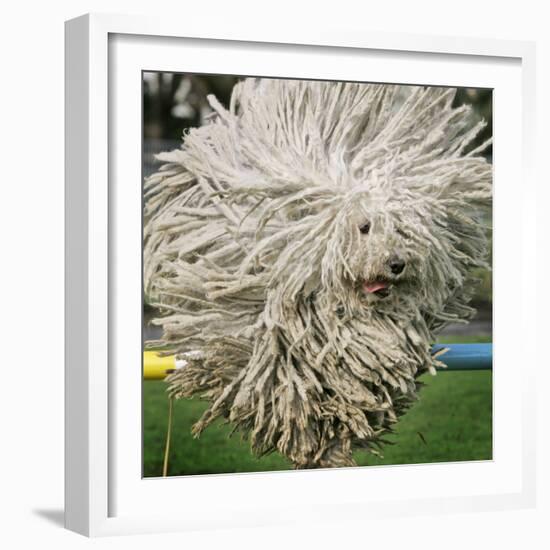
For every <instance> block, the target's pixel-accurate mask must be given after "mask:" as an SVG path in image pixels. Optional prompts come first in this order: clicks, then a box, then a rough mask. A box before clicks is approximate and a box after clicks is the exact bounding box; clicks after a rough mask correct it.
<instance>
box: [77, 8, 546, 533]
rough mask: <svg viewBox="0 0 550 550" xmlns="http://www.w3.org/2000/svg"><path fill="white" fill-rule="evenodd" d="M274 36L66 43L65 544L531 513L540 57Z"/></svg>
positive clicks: (105, 27) (213, 32)
mask: <svg viewBox="0 0 550 550" xmlns="http://www.w3.org/2000/svg"><path fill="white" fill-rule="evenodd" d="M264 31H265V29H264V30H262V29H255V30H250V32H249V33H232V32H231V31H230V30H228V29H221V28H219V29H217V28H216V27H215V26H210V27H209V28H203V29H201V28H200V27H195V28H193V29H188V28H184V27H181V26H180V25H179V24H177V23H175V22H173V21H170V20H164V19H158V20H155V19H149V18H148V19H142V18H139V17H124V16H106V15H105V16H103V15H102V16H96V15H88V16H83V17H81V18H78V19H75V20H72V21H69V22H68V23H67V26H66V92H67V93H66V113H67V119H66V120H67V133H66V197H67V199H66V200H67V204H66V211H67V218H66V219H67V224H66V227H67V230H66V231H67V240H66V251H67V260H66V261H67V282H66V303H67V325H66V337H67V350H66V380H67V384H66V525H67V527H68V528H69V529H72V530H75V531H77V532H80V533H83V534H87V535H93V536H95V535H108V534H115V533H144V532H153V531H162V530H187V529H198V528H205V529H206V528H212V527H220V526H238V525H241V526H248V525H250V526H252V525H258V524H265V523H274V522H275V523H276V522H290V521H294V519H295V518H296V517H297V516H298V515H299V517H300V520H301V521H311V522H313V521H319V520H323V521H324V520H328V519H335V520H338V519H343V518H345V519H360V518H362V517H365V516H366V515H370V516H371V517H373V516H380V515H383V516H388V515H390V516H391V515H406V514H410V513H412V512H411V510H414V513H418V512H421V511H422V512H433V513H435V512H441V511H442V510H446V511H457V510H484V509H498V508H511V507H522V506H529V505H532V503H533V502H534V475H535V474H534V466H533V465H534V454H533V453H534V436H533V427H532V425H531V424H530V421H529V419H530V418H531V415H532V411H533V407H534V386H533V372H532V369H533V367H532V366H531V365H534V361H533V357H532V355H533V351H532V350H531V349H530V348H529V346H528V345H527V341H528V336H529V330H530V329H529V326H530V318H531V317H532V314H533V312H532V311H531V308H532V307H534V306H530V305H529V304H534V303H535V301H534V300H533V299H532V297H531V298H530V297H529V293H530V292H531V291H530V288H529V285H528V284H525V283H526V281H525V277H526V275H525V274H524V273H523V271H522V270H521V269H520V268H518V262H520V263H522V264H523V263H524V262H529V261H531V257H532V256H533V254H534V252H533V249H532V247H531V246H529V243H528V239H527V237H526V227H527V225H528V223H529V220H530V219H531V216H532V215H534V214H533V213H534V210H533V204H532V200H533V193H532V190H533V188H534V187H533V186H534V182H532V181H531V178H530V169H531V159H530V144H531V140H532V127H533V118H534V112H533V107H532V105H533V101H532V96H533V93H534V91H533V81H534V75H533V62H534V47H533V45H532V44H530V43H524V42H503V41H494V40H484V39H464V40H456V39H452V38H443V37H438V38H434V37H427V36H399V35H387V34H380V33H371V32H368V31H365V32H364V33H363V34H362V35H361V36H357V35H354V34H350V33H347V32H346V31H345V30H344V29H341V30H340V31H333V32H329V31H328V30H324V31H323V32H318V33H317V32H313V31H308V32H304V34H303V35H301V36H293V35H292V33H290V32H285V31H282V30H281V31H278V32H277V33H273V32H271V31H270V32H267V33H266V32H264ZM518 182H521V185H519V184H518ZM511 219H513V223H510V220H511ZM511 249H514V250H517V251H521V253H520V256H519V257H518V256H517V255H515V256H512V255H511V254H510V250H511ZM511 289H512V290H511ZM511 293H512V295H513V298H511ZM518 365H521V370H520V369H518ZM511 404H513V405H511Z"/></svg>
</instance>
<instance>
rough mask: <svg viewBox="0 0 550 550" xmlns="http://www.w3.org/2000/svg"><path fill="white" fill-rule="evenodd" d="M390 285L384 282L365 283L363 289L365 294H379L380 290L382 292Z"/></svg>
mask: <svg viewBox="0 0 550 550" xmlns="http://www.w3.org/2000/svg"><path fill="white" fill-rule="evenodd" d="M387 286H388V284H387V283H385V282H384V281H374V282H373V283H363V289H364V290H365V292H369V293H372V292H377V291H378V290H382V289H383V288H387Z"/></svg>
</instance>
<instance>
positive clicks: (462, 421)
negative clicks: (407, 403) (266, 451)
mask: <svg viewBox="0 0 550 550" xmlns="http://www.w3.org/2000/svg"><path fill="white" fill-rule="evenodd" d="M453 341H457V339H456V338H445V339H443V338H442V339H441V342H442V343H451V342H453ZM468 341H469V342H483V341H487V339H485V338H483V337H478V338H476V337H469V338H468ZM422 381H423V382H424V383H425V384H426V385H425V386H424V387H423V388H422V390H421V393H420V399H419V401H418V403H416V404H415V405H414V406H413V407H412V408H411V409H410V411H409V412H407V414H405V415H404V416H403V417H402V418H401V420H400V421H399V423H398V424H397V427H396V432H395V434H392V435H391V436H389V437H388V439H389V440H390V441H392V443H394V444H393V445H387V446H386V448H385V451H384V458H378V457H373V456H372V455H368V454H367V453H365V452H357V453H356V455H355V458H356V460H357V463H358V464H359V465H362V466H367V465H381V464H413V463H425V462H450V461H460V460H488V459H491V457H492V373H491V372H490V371H469V372H468V371H461V372H441V371H440V372H439V373H438V374H437V375H436V376H429V375H425V376H423V377H422ZM165 389H166V385H165V383H164V382H162V381H148V382H144V384H143V474H144V476H146V477H156V476H160V475H161V474H162V461H163V454H164V444H165V438H166V426H167V419H168V400H167V397H166V393H165ZM205 408H206V403H204V402H201V401H200V400H199V399H189V400H180V401H175V402H174V409H173V429H172V442H171V450H170V460H169V470H168V474H169V475H188V474H212V473H222V472H225V473H234V472H257V471H267V470H287V469H290V468H291V466H290V464H289V463H288V462H287V461H286V460H285V459H283V458H282V457H281V456H279V455H278V454H275V453H274V454H272V455H269V456H267V457H263V458H261V459H258V458H255V457H254V456H253V455H252V454H251V453H250V448H249V444H248V442H247V441H246V440H242V439H241V437H240V436H239V435H238V434H234V435H233V436H231V437H229V432H230V427H229V426H227V425H224V424H223V423H222V422H221V421H219V422H217V423H216V424H215V425H213V426H211V427H209V428H208V429H206V430H205V431H204V432H203V434H202V435H201V437H200V438H199V439H194V438H193V437H192V436H191V433H190V428H191V425H192V424H193V423H194V422H196V421H197V420H198V418H199V417H200V416H201V414H202V412H203V411H204V410H205Z"/></svg>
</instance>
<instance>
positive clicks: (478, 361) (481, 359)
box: [143, 344, 493, 380]
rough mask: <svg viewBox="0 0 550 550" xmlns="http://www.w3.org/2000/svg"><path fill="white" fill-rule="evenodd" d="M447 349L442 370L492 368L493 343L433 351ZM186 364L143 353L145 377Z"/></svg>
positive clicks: (447, 346) (446, 346) (158, 377)
mask: <svg viewBox="0 0 550 550" xmlns="http://www.w3.org/2000/svg"><path fill="white" fill-rule="evenodd" d="M443 349H447V350H448V351H446V352H445V353H444V354H442V355H440V356H438V359H439V360H440V361H441V362H442V363H445V365H446V368H441V369H438V370H441V371H463V370H492V368H493V344H436V345H435V346H433V347H432V353H437V352H438V351H439V352H440V351H441V350H443ZM184 365H185V361H181V360H176V358H175V356H174V355H165V356H163V355H162V354H160V353H159V352H156V351H145V352H144V353H143V379H144V380H163V379H164V378H165V377H166V376H167V375H168V374H170V373H171V372H173V371H174V370H175V369H177V368H179V367H182V366H184Z"/></svg>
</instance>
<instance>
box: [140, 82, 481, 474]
mask: <svg viewBox="0 0 550 550" xmlns="http://www.w3.org/2000/svg"><path fill="white" fill-rule="evenodd" d="M455 92H456V90H455V89H446V88H424V87H400V86H389V85H372V84H345V83H336V82H334V83H333V82H305V81H287V80H274V79H260V80H257V79H247V80H245V81H243V82H240V83H239V84H237V85H236V86H235V88H234V91H233V94H232V98H231V105H230V107H229V109H228V110H226V109H224V108H223V107H222V106H221V105H220V104H219V103H218V102H217V100H216V99H215V98H214V97H209V101H210V104H211V105H212V107H213V108H214V110H215V111H216V116H215V117H214V118H213V119H212V120H210V121H209V122H208V123H207V124H206V125H205V126H203V127H201V128H198V129H194V130H191V131H190V132H189V134H188V135H187V136H186V137H185V139H184V142H183V145H182V148H181V149H178V150H176V151H172V152H170V153H163V154H161V155H159V156H158V158H159V159H160V160H161V161H162V162H163V163H164V164H163V165H162V166H161V168H160V170H159V171H158V172H157V173H156V174H154V175H153V176H151V177H150V178H149V179H148V180H147V182H146V186H145V201H146V202H145V222H146V223H145V231H144V236H145V242H144V281H145V291H146V293H147V295H148V297H149V298H150V300H151V302H152V303H153V304H154V305H156V306H157V307H158V308H159V310H160V312H161V316H160V317H159V318H158V319H156V320H155V323H156V324H158V325H160V326H161V327H162V330H163V333H162V334H163V335H162V339H161V340H160V342H157V343H156V345H158V344H161V345H162V346H165V347H166V348H167V349H169V350H171V351H172V352H175V353H177V354H180V355H181V356H182V357H187V360H188V364H187V366H186V367H184V368H182V369H180V370H177V371H176V372H175V373H173V374H172V375H170V377H169V378H168V381H169V384H170V385H169V391H170V394H171V395H172V396H174V397H177V398H180V397H190V396H193V395H198V396H202V397H203V398H205V399H207V400H208V401H209V403H210V404H209V407H208V409H207V410H206V412H205V413H204V415H203V417H202V418H201V419H200V420H199V421H198V422H197V423H196V424H195V426H194V428H193V430H194V433H195V434H199V433H200V432H201V431H202V430H203V429H204V428H205V427H206V426H208V425H209V424H210V423H211V422H212V421H213V420H215V419H216V418H219V417H222V418H225V419H227V420H228V421H230V422H232V423H233V424H234V425H235V427H236V428H237V429H239V430H242V431H243V432H245V433H246V434H249V435H250V439H251V444H252V448H253V450H254V451H255V452H256V453H258V454H259V455H262V454H265V453H269V452H271V451H274V450H276V451H278V452H280V453H282V454H283V455H284V456H286V457H287V458H288V459H289V460H290V461H291V462H292V463H293V464H294V465H295V466H296V467H299V468H308V467H330V466H351V465H353V464H354V461H353V457H352V451H353V450H354V449H356V448H363V449H367V450H369V451H371V452H374V453H376V452H378V450H379V449H380V447H381V445H382V441H383V436H384V434H385V433H387V432H388V431H391V429H392V426H393V424H394V423H395V422H396V420H397V419H398V417H399V416H400V415H401V414H403V412H404V411H405V410H406V409H407V408H408V407H409V406H410V405H411V404H412V403H413V402H414V401H415V399H416V398H417V392H418V389H419V386H420V383H419V382H418V377H419V376H420V375H421V374H423V373H425V372H428V371H429V372H432V373H435V367H436V366H437V365H438V361H437V359H436V358H435V357H432V355H431V353H430V348H431V344H432V343H433V341H434V337H435V334H436V332H437V331H438V330H440V329H441V328H442V327H444V326H445V325H446V324H448V323H450V322H457V321H466V320H467V319H469V318H470V317H471V316H472V314H473V309H472V308H471V307H470V306H469V305H468V303H469V301H470V298H471V296H472V292H473V288H474V286H473V284H474V279H473V278H472V275H471V273H472V269H474V268H476V267H479V266H485V260H486V257H487V240H486V228H485V227H484V225H483V223H482V220H483V218H482V214H483V211H484V210H485V209H487V207H489V206H490V203H491V165H490V164H489V163H487V161H486V160H485V159H484V158H483V157H482V156H480V153H481V152H482V150H483V148H484V147H485V146H486V145H487V143H486V144H484V145H483V146H481V147H479V148H477V149H473V150H472V146H471V144H472V141H473V140H474V138H475V137H476V136H477V134H478V133H479V131H480V130H481V129H482V127H483V126H484V123H483V122H481V123H473V122H472V117H471V113H470V108H469V107H467V106H463V107H460V108H453V107H452V103H453V98H454V95H455ZM366 220H368V229H366V230H364V229H365V227H366V225H367V222H366ZM367 233H368V236H365V235H366V234H367ZM391 254H398V255H399V258H400V259H402V261H403V262H404V263H406V268H405V269H404V271H403V273H402V275H400V276H399V278H396V279H395V281H393V279H392V280H391V282H392V285H393V286H392V287H391V289H389V292H388V295H387V296H386V297H385V298H378V297H376V296H370V295H369V296H367V295H366V294H365V293H364V292H363V291H362V284H363V281H367V280H368V281H372V280H377V279H382V278H387V277H390V279H391V277H393V275H392V274H391V273H389V274H388V272H387V265H388V261H389V258H390V255H391ZM384 280H385V279H384ZM191 350H198V351H199V352H200V353H199V354H198V355H195V356H193V357H189V356H185V355H183V354H185V353H186V352H189V351H191Z"/></svg>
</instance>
